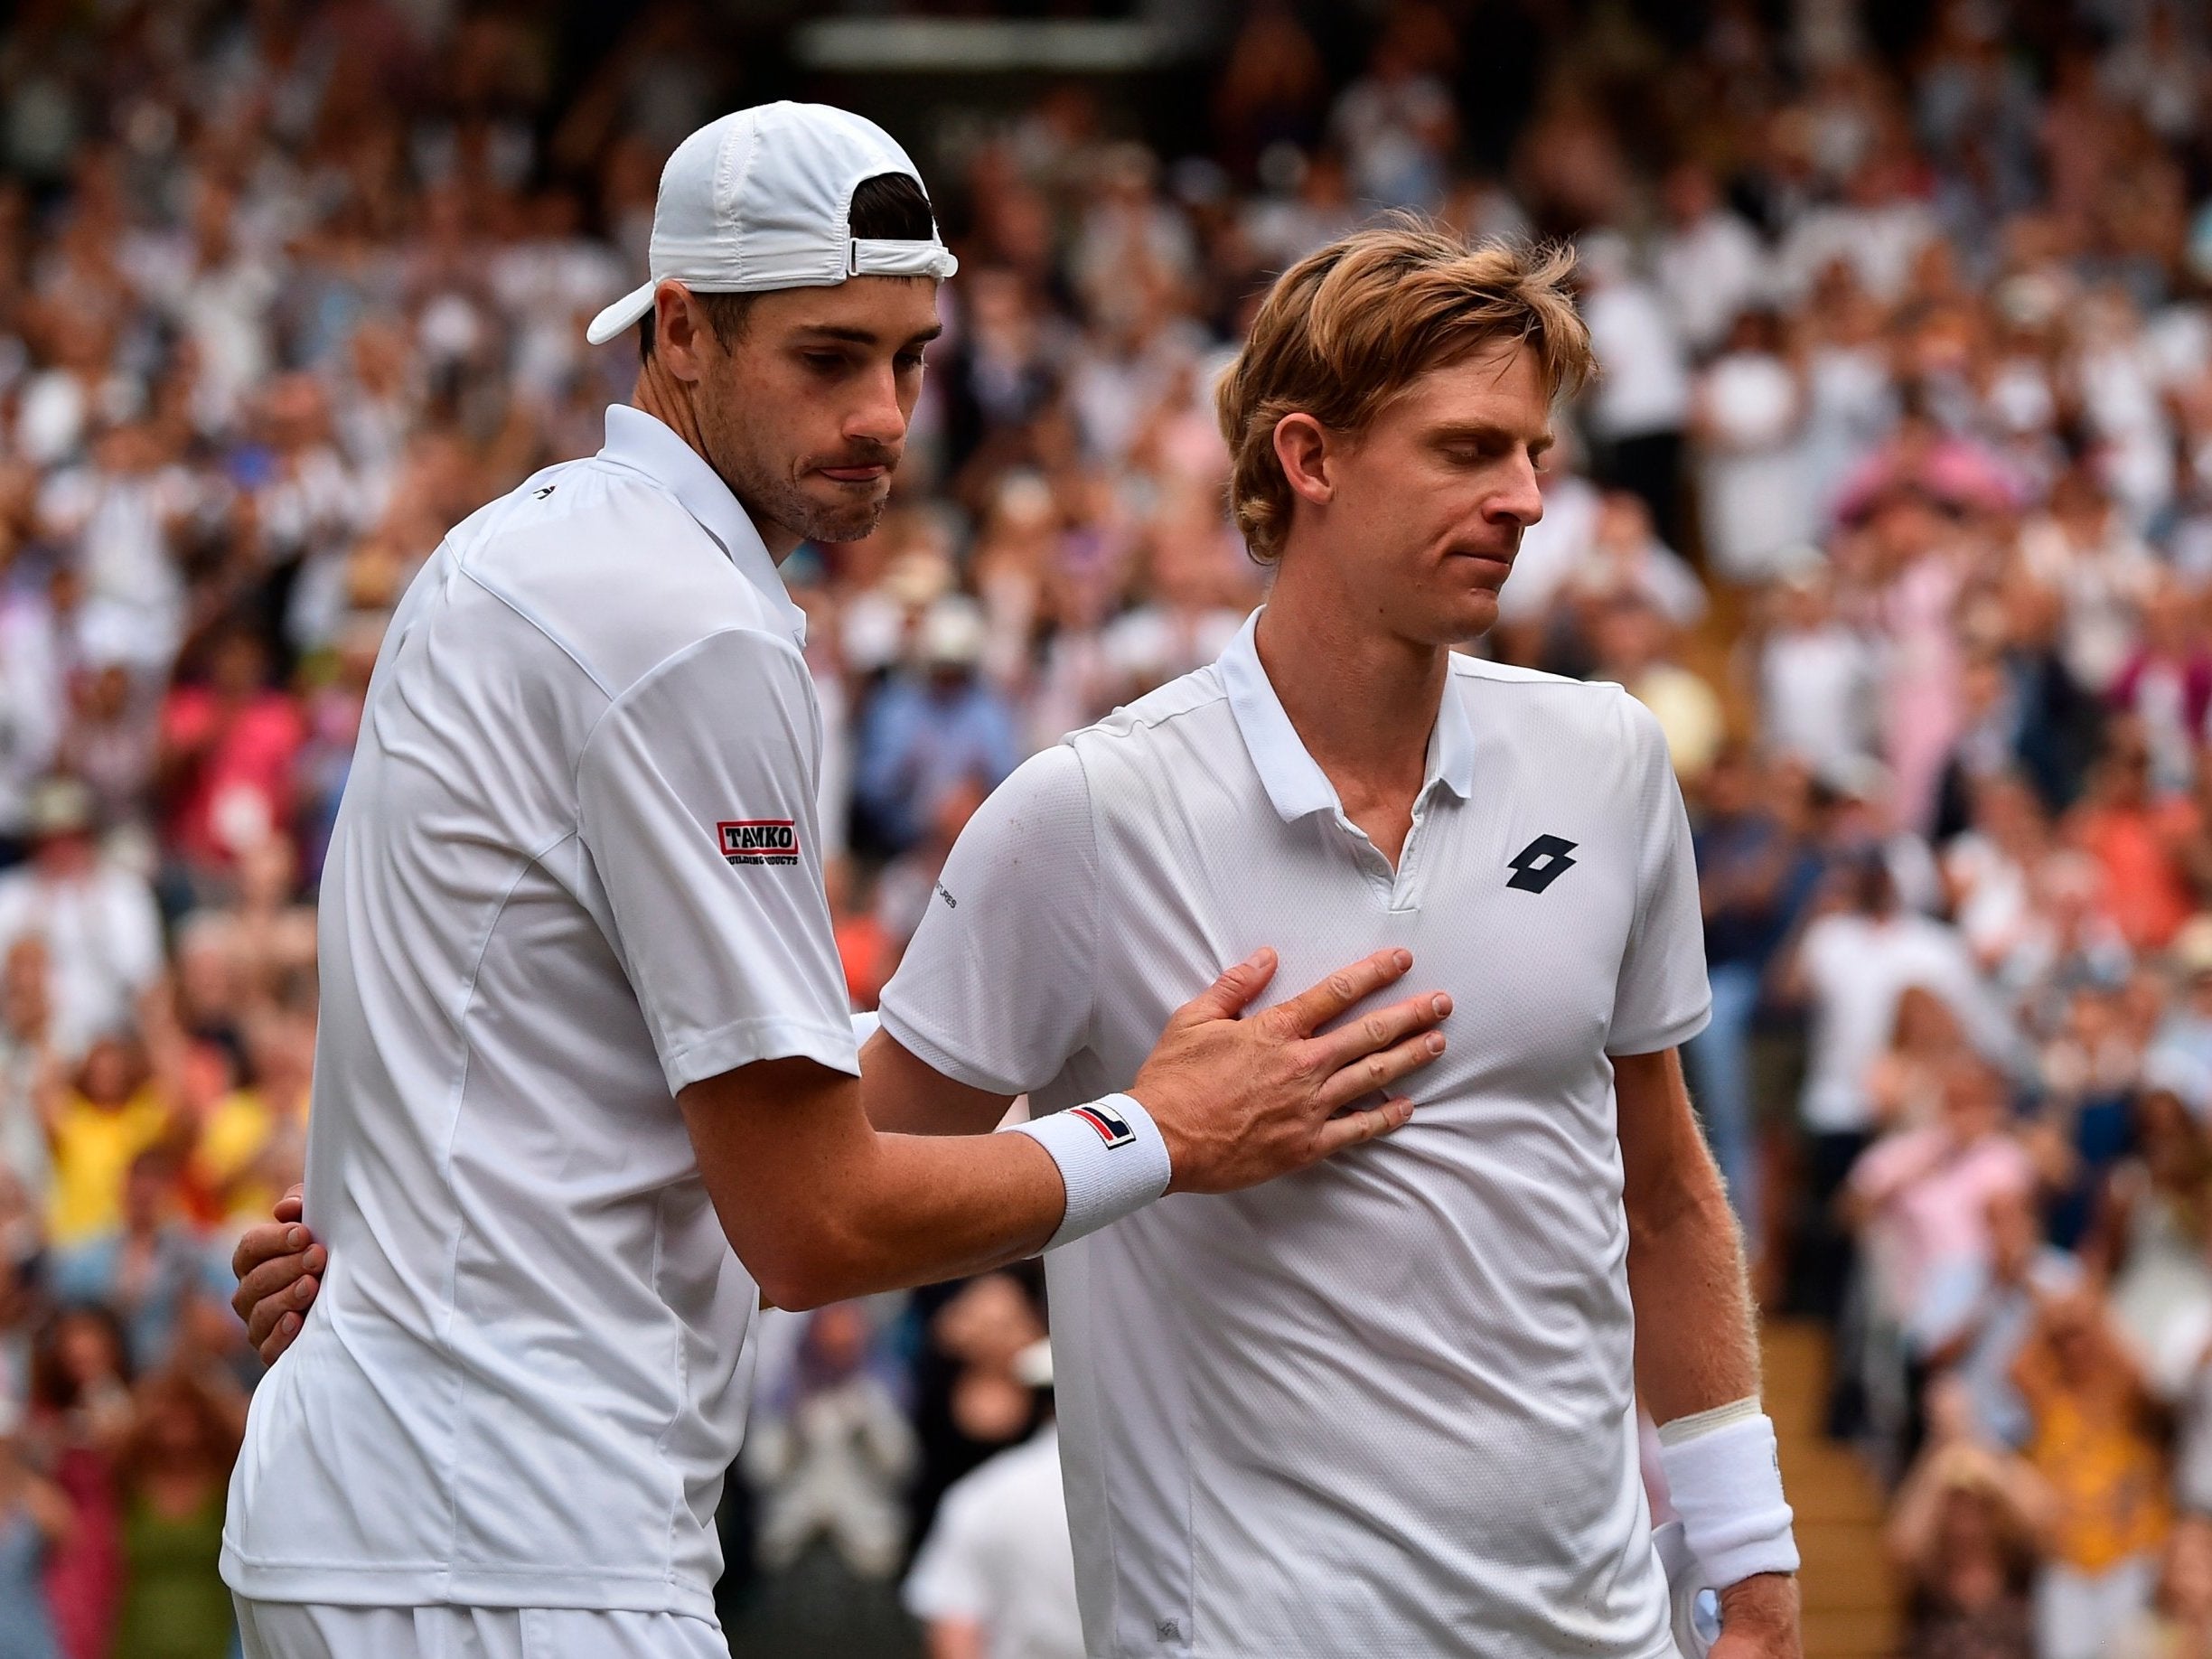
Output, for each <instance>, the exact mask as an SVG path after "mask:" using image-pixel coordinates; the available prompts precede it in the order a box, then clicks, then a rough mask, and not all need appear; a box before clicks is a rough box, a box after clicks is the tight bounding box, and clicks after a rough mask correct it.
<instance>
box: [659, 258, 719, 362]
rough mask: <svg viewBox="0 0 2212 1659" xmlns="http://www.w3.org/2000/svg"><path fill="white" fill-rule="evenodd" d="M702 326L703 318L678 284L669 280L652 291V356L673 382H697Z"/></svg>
mask: <svg viewBox="0 0 2212 1659" xmlns="http://www.w3.org/2000/svg"><path fill="white" fill-rule="evenodd" d="M706 326H707V318H706V316H705V315H704V314H703V313H701V311H700V310H699V307H698V302H697V301H695V300H694V299H693V298H692V297H691V290H690V289H689V288H687V287H685V286H683V284H682V283H680V282H678V281H676V280H675V279H674V278H672V277H671V278H670V279H668V280H667V281H664V282H662V283H661V285H660V286H658V287H656V288H655V289H654V290H653V355H654V356H655V357H657V358H659V359H660V360H661V362H662V363H663V364H664V365H665V366H666V367H667V369H668V371H669V373H670V374H671V375H673V376H675V377H676V379H678V380H698V379H699V378H700V375H701V373H702V365H701V364H700V362H699V334H700V333H701V331H702V330H704V329H705V328H706Z"/></svg>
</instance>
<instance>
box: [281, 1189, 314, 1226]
mask: <svg viewBox="0 0 2212 1659" xmlns="http://www.w3.org/2000/svg"><path fill="white" fill-rule="evenodd" d="M305 1214H307V1203H306V1199H305V1188H304V1187H303V1186H301V1185H300V1183H299V1182H297V1181H295V1182H293V1183H292V1190H291V1191H290V1192H288V1193H286V1195H284V1196H283V1197H281V1198H279V1199H278V1200H277V1220H278V1221H280V1222H295V1221H297V1220H299V1219H300V1217H302V1216H303V1215H305Z"/></svg>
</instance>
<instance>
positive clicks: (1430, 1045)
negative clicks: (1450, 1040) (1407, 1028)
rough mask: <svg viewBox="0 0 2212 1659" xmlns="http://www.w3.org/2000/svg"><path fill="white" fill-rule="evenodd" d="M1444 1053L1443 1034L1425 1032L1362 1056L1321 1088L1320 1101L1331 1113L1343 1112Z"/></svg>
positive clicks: (1418, 1069) (1317, 1098)
mask: <svg viewBox="0 0 2212 1659" xmlns="http://www.w3.org/2000/svg"><path fill="white" fill-rule="evenodd" d="M1443 1052H1444V1034H1443V1033H1442V1032H1440V1031H1423V1032H1420V1033H1417V1034H1416V1035H1414V1036H1410V1037H1408V1038H1406V1040H1405V1041H1404V1042H1402V1043H1400V1044H1397V1045H1394V1046H1393V1047H1390V1048H1386V1049H1384V1050H1382V1053H1380V1054H1363V1055H1361V1056H1360V1057H1359V1058H1358V1059H1356V1060H1354V1061H1353V1062H1352V1064H1349V1065H1347V1066H1345V1067H1344V1068H1343V1069H1342V1070H1341V1071H1339V1072H1337V1073H1336V1075H1334V1076H1333V1077H1331V1078H1330V1079H1329V1080H1328V1081H1327V1082H1326V1083H1323V1084H1322V1085H1321V1091H1320V1093H1319V1094H1318V1095H1317V1096H1316V1100H1317V1102H1318V1103H1319V1104H1320V1105H1321V1106H1322V1107H1323V1108H1325V1109H1326V1110H1327V1111H1342V1110H1343V1109H1344V1108H1345V1107H1346V1106H1349V1105H1350V1104H1352V1102H1353V1101H1356V1100H1359V1099H1361V1098H1362V1097H1363V1096H1365V1095H1369V1094H1373V1092H1375V1091H1376V1090H1378V1089H1387V1088H1389V1087H1390V1085H1391V1084H1392V1083H1396V1082H1397V1081H1398V1080H1399V1079H1401V1078H1402V1077H1404V1076H1406V1075H1407V1074H1409V1073H1413V1072H1418V1071H1420V1068H1421V1067H1423V1066H1424V1065H1427V1064H1429V1062H1430V1061H1431V1060H1434V1059H1435V1058H1436V1057H1437V1056H1438V1055H1439V1054H1442V1053H1443Z"/></svg>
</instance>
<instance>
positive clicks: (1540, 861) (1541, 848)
mask: <svg viewBox="0 0 2212 1659" xmlns="http://www.w3.org/2000/svg"><path fill="white" fill-rule="evenodd" d="M1576 845H1577V844H1576V843H1575V842H1573V841H1562V840H1561V839H1560V838H1559V837H1557V836H1556V835H1540V836H1538V837H1537V838H1536V839H1534V840H1532V841H1531V842H1530V843H1529V844H1528V845H1527V846H1526V847H1523V848H1522V849H1521V850H1520V851H1519V852H1517V853H1515V854H1514V856H1513V862H1512V863H1511V864H1509V865H1507V866H1506V868H1508V869H1510V870H1511V871H1513V873H1514V874H1513V879H1512V880H1510V881H1508V882H1507V883H1506V884H1505V885H1506V886H1509V887H1518V888H1520V889H1521V890H1522V891H1523V893H1542V891H1543V890H1544V889H1545V888H1546V887H1548V886H1551V884H1552V883H1553V882H1555V881H1557V880H1558V879H1559V878H1560V877H1561V876H1564V875H1565V874H1566V873H1567V872H1568V871H1569V870H1570V869H1572V868H1573V867H1574V860H1573V859H1572V858H1569V857H1568V856H1567V855H1568V854H1569V853H1570V852H1572V851H1574V849H1575V847H1576Z"/></svg>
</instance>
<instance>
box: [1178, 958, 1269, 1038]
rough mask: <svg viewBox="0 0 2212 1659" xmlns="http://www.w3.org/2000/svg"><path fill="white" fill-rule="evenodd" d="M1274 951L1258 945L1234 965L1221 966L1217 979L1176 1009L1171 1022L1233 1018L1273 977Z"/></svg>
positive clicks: (1180, 1022)
mask: <svg viewBox="0 0 2212 1659" xmlns="http://www.w3.org/2000/svg"><path fill="white" fill-rule="evenodd" d="M1275 961H1276V958H1275V952H1274V951H1270V950H1269V949H1268V947H1267V946H1265V945H1261V947H1260V948H1259V949H1258V950H1257V951H1253V952H1252V953H1251V955H1250V956H1248V957H1246V958H1245V959H1244V960H1243V961H1241V962H1239V963H1237V965H1236V966H1235V967H1233V968H1224V969H1223V970H1222V976H1221V978H1220V979H1216V980H1214V983H1213V984H1211V985H1209V986H1207V987H1206V988H1205V989H1204V990H1202V991H1200V992H1199V993H1198V994H1197V995H1196V996H1195V997H1194V998H1191V999H1190V1000H1189V1001H1188V1002H1186V1003H1185V1004H1184V1005H1183V1006H1182V1007H1181V1008H1177V1009H1176V1015H1175V1018H1174V1019H1172V1020H1170V1021H1169V1022H1168V1023H1169V1024H1170V1025H1187V1024H1195V1023H1196V1022H1198V1021H1201V1020H1208V1019H1234V1018H1235V1017H1237V1016H1238V1015H1239V1014H1242V1012H1243V1011H1244V1008H1245V1005H1246V1004H1247V1003H1249V1002H1251V999H1252V998H1254V997H1257V996H1258V995H1259V994H1260V993H1261V991H1263V990H1265V989H1267V983H1268V981H1269V980H1270V979H1273V978H1274V977H1275Z"/></svg>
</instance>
